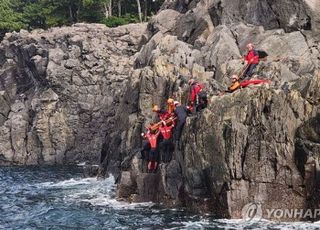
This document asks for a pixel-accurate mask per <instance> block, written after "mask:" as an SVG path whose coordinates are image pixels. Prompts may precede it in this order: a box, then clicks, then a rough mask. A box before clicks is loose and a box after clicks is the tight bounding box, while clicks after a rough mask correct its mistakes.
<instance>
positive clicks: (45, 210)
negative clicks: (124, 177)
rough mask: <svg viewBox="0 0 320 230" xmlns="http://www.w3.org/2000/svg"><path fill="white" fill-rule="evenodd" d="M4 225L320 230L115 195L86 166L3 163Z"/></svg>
mask: <svg viewBox="0 0 320 230" xmlns="http://www.w3.org/2000/svg"><path fill="white" fill-rule="evenodd" d="M0 229H130V230H131V229H279V230H280V229H320V223H306V222H296V223H275V222H269V221H259V222H257V223H250V222H245V221H243V220H217V219H213V218H212V217H210V216H201V215H194V214H190V213H187V212H185V211H184V210H169V209H165V208H161V207H159V206H155V205H154V204H152V203H142V204H129V203H126V202H120V201H117V200H116V199H115V184H114V178H113V177H109V178H108V179H105V180H100V179H96V178H87V177H84V168H83V167H81V166H74V167H48V166H45V167H0Z"/></svg>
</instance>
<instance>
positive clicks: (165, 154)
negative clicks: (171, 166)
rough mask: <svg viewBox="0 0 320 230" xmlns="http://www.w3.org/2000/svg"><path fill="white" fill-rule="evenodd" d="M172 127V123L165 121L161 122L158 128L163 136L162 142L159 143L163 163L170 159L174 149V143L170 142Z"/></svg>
mask: <svg viewBox="0 0 320 230" xmlns="http://www.w3.org/2000/svg"><path fill="white" fill-rule="evenodd" d="M173 127H174V124H173V123H171V124H166V122H163V124H162V126H161V127H160V128H159V130H160V133H161V135H162V137H163V140H162V142H161V143H160V149H161V153H162V154H161V160H162V162H164V163H168V162H170V161H171V159H172V152H173V150H174V145H173V142H172V128H173Z"/></svg>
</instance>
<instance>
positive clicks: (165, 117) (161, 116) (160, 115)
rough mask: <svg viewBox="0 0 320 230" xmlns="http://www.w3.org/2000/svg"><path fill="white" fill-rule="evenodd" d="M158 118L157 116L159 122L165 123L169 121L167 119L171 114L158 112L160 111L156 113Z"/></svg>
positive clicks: (164, 111) (163, 111) (162, 111)
mask: <svg viewBox="0 0 320 230" xmlns="http://www.w3.org/2000/svg"><path fill="white" fill-rule="evenodd" d="M158 116H159V118H160V120H161V121H165V120H167V119H169V117H170V116H171V114H170V113H169V112H168V111H166V110H160V111H159V112H158Z"/></svg>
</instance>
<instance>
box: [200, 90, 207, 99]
mask: <svg viewBox="0 0 320 230" xmlns="http://www.w3.org/2000/svg"><path fill="white" fill-rule="evenodd" d="M198 97H199V101H201V100H203V101H206V100H207V97H208V95H207V93H206V91H204V90H201V91H200V92H199V93H198Z"/></svg>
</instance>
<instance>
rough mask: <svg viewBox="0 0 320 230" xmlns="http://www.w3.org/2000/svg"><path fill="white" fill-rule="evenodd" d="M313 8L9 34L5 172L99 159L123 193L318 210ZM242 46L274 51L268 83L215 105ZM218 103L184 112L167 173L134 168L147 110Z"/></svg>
mask: <svg viewBox="0 0 320 230" xmlns="http://www.w3.org/2000/svg"><path fill="white" fill-rule="evenodd" d="M318 4H319V3H318V2H317V1H313V0H308V1H307V0H306V1H302V0H295V1H281V2H279V1H270V0H264V1H256V0H250V1H242V0H237V1H231V0H230V1H229V0H194V1H184V0H183V1H180V0H176V1H166V2H165V3H164V5H163V7H162V10H161V11H160V12H159V13H158V14H157V15H156V16H155V17H153V18H152V19H151V21H150V22H149V23H148V24H147V25H146V24H140V25H128V26H123V27H118V28H115V29H110V28H106V27H105V26H102V25H87V24H76V25H74V26H73V27H68V28H64V27H62V28H53V29H51V30H49V31H32V32H30V33H28V32H26V31H21V32H20V33H12V34H7V35H6V37H5V38H4V40H3V41H2V43H1V45H0V54H1V55H0V66H1V67H0V71H1V72H0V76H1V78H0V79H1V81H0V83H1V84H0V87H1V97H0V100H1V105H0V106H1V108H0V111H1V112H0V162H1V164H65V163H75V162H78V161H88V162H91V163H98V162H101V163H102V164H101V168H100V173H101V174H104V173H105V172H107V171H112V172H113V173H115V174H119V170H121V173H120V175H121V177H119V185H118V196H119V197H122V198H125V199H128V200H133V201H155V202H163V203H165V204H166V205H168V206H177V205H186V204H188V207H189V208H191V209H194V210H197V211H204V212H211V213H214V214H216V215H217V216H219V217H233V218H238V217H241V216H240V215H241V209H242V207H243V206H244V205H245V204H247V203H249V202H260V203H262V204H263V208H264V209H265V208H269V207H271V208H278V207H280V208H281V207H285V208H306V207H319V203H318V201H317V197H316V196H315V194H318V192H319V182H318V179H319V175H318V174H319V170H320V169H319V167H320V166H319V157H320V156H319V143H320V131H319V127H318V126H319V115H318V112H319V111H318V109H319V102H320V101H319V98H320V97H319V96H320V95H319V90H318V88H319V84H320V71H319V66H320V58H319V56H320V53H319V52H320V43H319V41H320V40H319V30H320V26H319V22H320V17H319V12H318V11H317V9H318ZM248 42H253V43H255V44H256V45H257V49H262V50H265V51H267V52H268V54H269V57H268V60H267V61H264V62H261V64H259V67H258V70H257V73H258V75H259V76H260V78H264V79H270V80H271V82H272V83H271V84H270V85H269V86H268V87H266V86H260V87H252V88H246V89H242V90H239V91H238V92H235V93H233V94H228V95H223V96H216V95H217V93H218V92H219V91H220V90H222V89H225V88H226V87H227V85H228V84H229V76H230V75H231V74H233V73H237V72H238V71H239V69H241V67H242V65H241V56H242V55H243V54H244V53H245V46H246V44H247V43H248ZM191 76H193V77H195V78H197V79H198V80H199V81H202V82H204V83H205V84H206V88H207V90H208V92H209V94H210V103H209V106H208V108H207V109H205V110H204V111H203V113H202V114H200V115H198V116H196V117H190V118H189V119H188V121H187V125H186V127H185V130H184V134H183V137H182V146H181V147H182V148H181V149H180V150H179V149H176V151H175V154H174V160H173V161H171V162H170V163H169V164H163V165H161V167H160V169H159V173H157V174H147V173H144V172H145V162H142V161H141V160H140V159H138V157H137V154H136V153H138V152H139V148H140V146H141V139H140V133H141V131H143V129H144V127H145V126H146V125H147V124H148V123H149V122H150V121H152V120H153V119H154V117H153V115H152V114H151V111H150V109H151V107H152V105H153V104H160V105H163V106H164V104H165V101H166V98H168V97H169V96H173V97H175V98H177V99H179V100H181V101H182V102H186V99H187V91H188V87H187V84H186V82H187V80H188V79H189V78H190V77H191Z"/></svg>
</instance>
